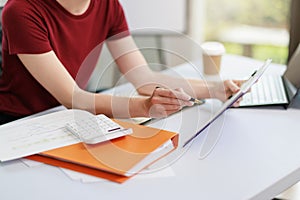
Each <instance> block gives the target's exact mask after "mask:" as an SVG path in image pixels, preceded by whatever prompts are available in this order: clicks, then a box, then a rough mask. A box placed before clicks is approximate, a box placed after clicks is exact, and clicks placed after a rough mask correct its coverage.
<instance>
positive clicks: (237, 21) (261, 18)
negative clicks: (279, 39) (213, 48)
mask: <svg viewBox="0 0 300 200" xmlns="http://www.w3.org/2000/svg"><path fill="white" fill-rule="evenodd" d="M206 6H207V8H206V16H207V21H206V26H205V29H206V30H205V34H206V37H205V38H206V40H218V38H217V37H218V34H219V33H220V32H221V31H222V30H224V29H228V28H230V27H233V26H236V25H241V24H246V25H250V26H259V27H270V28H282V29H287V30H288V21H289V9H290V0H251V1H243V0H208V1H206ZM226 50H227V52H229V53H235V54H240V55H241V54H242V52H243V51H242V46H241V45H239V44H226ZM287 54H288V49H287V47H278V46H267V45H254V46H253V57H254V58H256V59H265V58H267V57H271V58H273V60H274V62H277V63H285V62H286V57H287Z"/></svg>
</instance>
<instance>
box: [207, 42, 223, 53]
mask: <svg viewBox="0 0 300 200" xmlns="http://www.w3.org/2000/svg"><path fill="white" fill-rule="evenodd" d="M201 48H202V50H203V51H204V53H205V54H207V55H216V56H217V55H222V54H224V53H225V51H226V50H225V47H224V45H223V44H222V43H220V42H204V43H203V44H202V45H201Z"/></svg>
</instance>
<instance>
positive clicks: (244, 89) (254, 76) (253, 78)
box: [182, 59, 272, 147]
mask: <svg viewBox="0 0 300 200" xmlns="http://www.w3.org/2000/svg"><path fill="white" fill-rule="evenodd" d="M271 62H272V60H271V59H267V60H266V61H265V62H264V64H263V65H262V66H261V67H260V68H259V69H258V70H257V71H255V72H254V73H253V74H252V75H251V76H250V78H249V79H248V80H247V81H246V82H244V83H243V84H242V86H241V88H240V90H239V91H238V92H237V93H235V94H234V95H233V96H232V97H230V98H229V99H228V100H227V101H226V102H225V103H224V104H223V105H222V107H221V108H220V109H219V110H218V111H217V112H216V113H215V114H214V115H213V116H212V117H211V118H210V119H209V120H208V121H207V122H206V124H205V125H204V126H203V127H202V128H201V129H200V130H199V131H198V132H197V133H196V134H194V135H193V136H192V137H191V138H189V139H188V140H187V141H186V142H184V144H183V146H182V147H185V146H186V145H187V144H189V143H190V142H191V141H192V140H194V139H195V138H196V137H197V136H198V135H199V134H200V133H201V132H202V131H203V130H204V129H206V128H207V127H208V126H209V125H210V124H211V123H212V122H214V121H215V120H216V119H217V118H218V117H219V116H220V115H222V114H223V113H224V112H225V111H226V110H227V109H228V108H230V107H231V106H232V105H233V104H234V103H235V102H236V101H237V100H238V99H239V98H241V97H242V96H243V95H244V94H246V93H247V92H248V91H249V90H250V88H251V86H252V85H253V84H254V83H256V82H257V81H258V79H259V78H260V77H261V76H262V75H263V73H264V72H265V71H266V69H267V68H268V66H269V65H270V63H271Z"/></svg>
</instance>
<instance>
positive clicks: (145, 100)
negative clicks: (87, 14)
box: [18, 51, 192, 117]
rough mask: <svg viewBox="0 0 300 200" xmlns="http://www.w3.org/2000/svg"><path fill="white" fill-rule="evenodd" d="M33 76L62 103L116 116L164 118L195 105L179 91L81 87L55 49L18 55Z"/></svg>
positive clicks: (70, 106)
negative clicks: (118, 92)
mask: <svg viewBox="0 0 300 200" xmlns="http://www.w3.org/2000/svg"><path fill="white" fill-rule="evenodd" d="M18 57H19V58H20V60H21V61H22V63H23V64H24V65H25V67H26V68H27V70H28V71H29V72H30V73H31V74H32V76H33V77H34V78H35V79H36V80H37V81H38V82H39V83H40V84H41V85H42V86H43V87H44V88H45V89H46V90H47V91H48V92H49V93H51V94H52V95H53V96H54V97H55V98H56V99H57V100H58V101H59V102H60V103H61V104H62V105H64V106H66V107H67V108H76V109H83V110H88V111H90V112H92V113H96V114H98V113H103V114H106V115H108V116H113V117H141V116H145V117H149V116H151V117H165V116H167V115H169V114H172V113H174V112H177V111H178V110H180V109H181V108H182V107H183V106H187V105H192V104H191V102H189V101H188V100H189V98H190V96H189V95H187V94H184V93H183V92H180V91H170V90H162V89H156V90H154V92H153V94H152V96H151V97H137V98H127V97H115V96H111V95H105V94H94V93H90V92H87V91H84V90H82V89H80V88H79V87H78V85H77V84H76V82H75V81H74V79H73V78H72V77H71V75H70V74H69V73H68V72H67V70H66V69H65V67H64V66H63V64H62V63H61V62H60V60H59V59H58V58H57V56H56V55H55V53H54V52H53V51H50V52H47V53H43V54H18Z"/></svg>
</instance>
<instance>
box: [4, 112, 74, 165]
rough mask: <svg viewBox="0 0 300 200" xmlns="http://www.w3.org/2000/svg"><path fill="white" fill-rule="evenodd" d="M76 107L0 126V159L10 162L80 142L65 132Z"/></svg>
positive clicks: (72, 118)
mask: <svg viewBox="0 0 300 200" xmlns="http://www.w3.org/2000/svg"><path fill="white" fill-rule="evenodd" d="M72 120H74V112H73V110H63V111H59V112H54V113H50V114H47V115H43V116H39V117H36V118H32V119H26V120H18V121H14V122H11V123H8V124H5V125H2V126H0V161H1V162H3V161H8V160H13V159H17V158H21V157H24V156H28V155H32V154H35V153H40V152H42V151H46V150H49V149H54V148H58V147H62V146H67V145H71V144H76V143H78V142H80V141H79V140H78V139H77V138H76V137H75V136H73V134H71V133H70V132H69V131H66V129H65V128H64V126H65V124H66V123H67V122H69V121H72Z"/></svg>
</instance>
